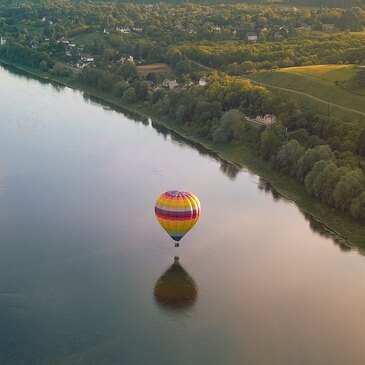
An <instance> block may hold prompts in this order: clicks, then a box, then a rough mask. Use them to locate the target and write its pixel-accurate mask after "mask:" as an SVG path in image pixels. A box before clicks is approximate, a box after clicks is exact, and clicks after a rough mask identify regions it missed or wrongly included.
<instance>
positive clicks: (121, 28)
mask: <svg viewBox="0 0 365 365" xmlns="http://www.w3.org/2000/svg"><path fill="white" fill-rule="evenodd" d="M115 30H116V31H117V32H120V33H129V32H130V31H131V29H130V28H129V27H125V26H121V25H117V26H116V27H115Z"/></svg>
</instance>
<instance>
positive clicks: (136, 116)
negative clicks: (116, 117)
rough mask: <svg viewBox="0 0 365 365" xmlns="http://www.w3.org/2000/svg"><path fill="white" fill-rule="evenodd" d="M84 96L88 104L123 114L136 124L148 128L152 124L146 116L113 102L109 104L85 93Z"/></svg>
mask: <svg viewBox="0 0 365 365" xmlns="http://www.w3.org/2000/svg"><path fill="white" fill-rule="evenodd" d="M82 96H83V98H84V100H86V101H87V102H92V103H94V104H95V105H102V106H103V107H104V109H105V110H113V111H116V112H119V113H122V114H123V115H125V116H126V117H127V118H128V119H131V120H133V121H134V122H136V123H142V124H143V125H146V126H148V125H149V124H150V122H149V118H147V117H145V116H144V115H142V114H140V113H134V112H132V111H130V110H127V109H125V108H123V107H121V106H117V105H115V104H113V103H111V102H110V103H109V102H107V101H106V100H103V99H100V98H98V97H96V96H93V95H90V94H88V93H86V92H83V94H82Z"/></svg>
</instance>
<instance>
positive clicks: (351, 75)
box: [249, 65, 365, 119]
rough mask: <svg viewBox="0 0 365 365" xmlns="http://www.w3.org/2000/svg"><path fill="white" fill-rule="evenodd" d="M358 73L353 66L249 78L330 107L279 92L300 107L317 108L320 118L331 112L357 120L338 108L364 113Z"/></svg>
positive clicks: (364, 93)
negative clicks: (289, 97)
mask: <svg viewBox="0 0 365 365" xmlns="http://www.w3.org/2000/svg"><path fill="white" fill-rule="evenodd" d="M360 70H361V68H360V67H358V66H355V65H316V66H302V67H290V68H284V69H279V70H275V71H265V72H258V73H254V74H251V75H249V78H251V79H252V80H255V81H258V82H262V83H265V84H268V85H272V86H277V87H281V88H285V89H291V90H295V91H299V92H301V93H304V94H308V95H311V96H313V97H315V98H318V99H321V100H323V101H325V102H327V103H331V105H328V104H326V103H320V101H318V100H313V99H311V100H309V98H307V97H306V96H305V95H303V94H302V95H298V94H294V93H292V94H291V93H290V92H287V91H285V90H283V91H282V92H283V93H284V94H288V95H290V96H292V97H295V98H296V99H297V100H298V101H299V102H300V103H301V105H302V106H303V107H307V108H311V109H313V108H317V111H318V112H320V113H323V114H327V113H329V112H331V114H332V115H338V116H341V117H344V118H354V117H357V118H359V115H357V114H356V113H352V112H351V111H350V110H344V109H341V108H338V107H337V106H342V107H345V108H349V109H353V110H356V111H359V112H362V113H365V88H361V87H360V86H359V85H358V83H357V73H358V72H360ZM277 91H278V92H280V90H277ZM362 119H363V118H362Z"/></svg>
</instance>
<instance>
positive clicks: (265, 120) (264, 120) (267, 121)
mask: <svg viewBox="0 0 365 365" xmlns="http://www.w3.org/2000/svg"><path fill="white" fill-rule="evenodd" d="M255 121H256V122H257V123H260V124H264V125H272V124H274V123H275V122H276V117H275V115H272V114H265V115H264V116H261V115H258V116H257V117H256V118H255Z"/></svg>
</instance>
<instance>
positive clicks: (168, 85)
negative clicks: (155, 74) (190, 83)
mask: <svg viewBox="0 0 365 365" xmlns="http://www.w3.org/2000/svg"><path fill="white" fill-rule="evenodd" d="M162 86H163V87H166V88H168V89H170V90H174V89H175V87H178V86H179V84H178V83H177V82H176V80H169V79H166V80H164V81H163V82H162Z"/></svg>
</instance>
